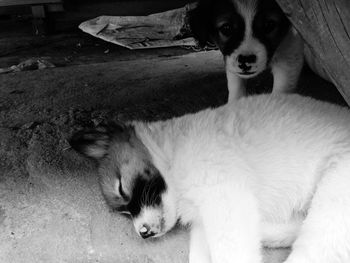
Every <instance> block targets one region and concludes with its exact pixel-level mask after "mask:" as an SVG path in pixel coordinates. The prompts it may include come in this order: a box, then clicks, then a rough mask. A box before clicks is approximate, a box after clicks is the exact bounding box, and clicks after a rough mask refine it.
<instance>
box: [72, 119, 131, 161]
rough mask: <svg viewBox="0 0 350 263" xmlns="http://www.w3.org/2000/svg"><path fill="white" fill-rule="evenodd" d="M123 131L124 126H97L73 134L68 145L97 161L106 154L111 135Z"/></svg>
mask: <svg viewBox="0 0 350 263" xmlns="http://www.w3.org/2000/svg"><path fill="white" fill-rule="evenodd" d="M125 130H126V126H125V125H123V124H119V123H112V124H109V125H108V126H99V127H96V128H95V129H90V130H86V131H79V132H77V133H75V134H74V135H73V136H72V138H71V139H70V140H69V144H70V146H71V147H72V148H73V149H74V150H76V151H77V152H79V153H81V154H83V155H85V156H87V157H90V158H93V159H96V160H98V159H101V158H103V157H104V156H105V155H106V154H107V151H108V148H109V146H110V144H111V141H112V138H113V135H114V134H122V133H124V131H125Z"/></svg>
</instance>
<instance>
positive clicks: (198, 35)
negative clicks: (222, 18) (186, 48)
mask: <svg viewBox="0 0 350 263" xmlns="http://www.w3.org/2000/svg"><path fill="white" fill-rule="evenodd" d="M208 15H209V14H208V12H207V11H206V6H204V4H201V3H199V4H198V6H197V7H195V8H194V9H192V10H191V11H189V12H188V16H189V25H190V28H191V31H192V34H193V36H194V38H195V39H197V41H198V44H199V45H200V46H201V47H204V46H205V45H206V44H207V42H212V40H211V38H210V28H209V22H208V20H209V19H210V18H209V17H208Z"/></svg>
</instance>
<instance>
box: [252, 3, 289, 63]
mask: <svg viewBox="0 0 350 263" xmlns="http://www.w3.org/2000/svg"><path fill="white" fill-rule="evenodd" d="M289 29H290V22H289V20H288V19H287V17H286V16H285V14H284V13H283V11H282V9H281V8H280V7H279V6H278V4H277V3H276V2H275V1H273V0H260V1H259V4H258V8H257V13H256V15H255V17H254V21H253V35H254V37H256V38H257V39H258V40H259V41H260V42H261V43H263V44H264V46H265V47H266V50H267V55H268V58H269V59H271V58H272V56H273V53H274V52H275V50H276V48H277V47H278V46H279V44H280V43H281V41H282V39H283V38H284V37H285V36H286V34H287V33H288V30H289Z"/></svg>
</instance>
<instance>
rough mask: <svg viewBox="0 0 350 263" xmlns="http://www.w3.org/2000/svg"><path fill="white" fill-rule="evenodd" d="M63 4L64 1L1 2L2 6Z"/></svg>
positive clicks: (20, 0) (8, 0) (28, 0)
mask: <svg viewBox="0 0 350 263" xmlns="http://www.w3.org/2000/svg"><path fill="white" fill-rule="evenodd" d="M55 3H62V0H0V6H13V5H38V4H55Z"/></svg>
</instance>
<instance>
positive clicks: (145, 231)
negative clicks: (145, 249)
mask: <svg viewBox="0 0 350 263" xmlns="http://www.w3.org/2000/svg"><path fill="white" fill-rule="evenodd" d="M139 233H140V235H141V237H142V238H144V239H146V238H149V237H153V236H154V235H155V234H156V233H154V232H152V231H151V228H150V226H149V225H147V224H144V225H143V226H142V227H141V228H140V230H139Z"/></svg>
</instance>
